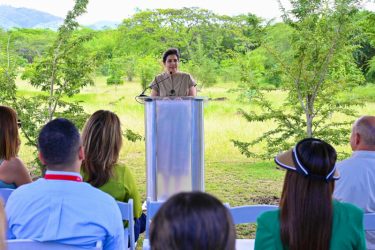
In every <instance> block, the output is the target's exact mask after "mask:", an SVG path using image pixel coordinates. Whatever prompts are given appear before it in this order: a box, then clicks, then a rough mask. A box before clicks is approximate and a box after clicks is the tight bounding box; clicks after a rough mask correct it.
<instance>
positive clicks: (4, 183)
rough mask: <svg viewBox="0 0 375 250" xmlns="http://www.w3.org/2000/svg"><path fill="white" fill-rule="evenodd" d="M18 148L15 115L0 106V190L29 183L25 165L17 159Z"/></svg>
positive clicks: (11, 110) (9, 109)
mask: <svg viewBox="0 0 375 250" xmlns="http://www.w3.org/2000/svg"><path fill="white" fill-rule="evenodd" d="M19 147H20V138H19V135H18V125H17V114H16V112H15V111H14V110H13V109H11V108H9V107H6V106H0V188H13V189H14V188H16V187H19V186H21V185H22V184H25V183H29V182H31V178H30V174H29V173H28V171H27V169H26V167H25V165H24V164H23V163H22V161H21V160H20V159H19V158H18V157H17V154H18V150H19Z"/></svg>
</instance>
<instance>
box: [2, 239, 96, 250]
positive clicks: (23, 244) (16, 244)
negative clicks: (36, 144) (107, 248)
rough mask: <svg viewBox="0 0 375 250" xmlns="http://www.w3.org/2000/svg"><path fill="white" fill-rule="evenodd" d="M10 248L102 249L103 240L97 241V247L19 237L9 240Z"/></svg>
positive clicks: (13, 249) (20, 249)
mask: <svg viewBox="0 0 375 250" xmlns="http://www.w3.org/2000/svg"><path fill="white" fill-rule="evenodd" d="M7 245H8V248H7V249H8V250H82V249H86V250H102V249H103V243H102V242H101V241H98V242H96V245H95V247H92V248H87V247H79V246H72V245H66V244H61V243H55V242H39V241H33V240H24V239H17V240H7Z"/></svg>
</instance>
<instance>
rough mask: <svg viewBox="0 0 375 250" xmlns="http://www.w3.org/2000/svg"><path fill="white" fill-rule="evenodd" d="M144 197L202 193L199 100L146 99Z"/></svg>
mask: <svg viewBox="0 0 375 250" xmlns="http://www.w3.org/2000/svg"><path fill="white" fill-rule="evenodd" d="M143 99H144V101H145V139H146V179H147V197H150V198H151V200H152V201H164V200H166V199H168V198H169V197H170V196H171V195H173V194H175V193H178V192H181V191H204V130H203V105H204V101H205V98H202V97H168V98H165V97H164V98H161V97H146V98H143Z"/></svg>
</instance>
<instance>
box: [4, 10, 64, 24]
mask: <svg viewBox="0 0 375 250" xmlns="http://www.w3.org/2000/svg"><path fill="white" fill-rule="evenodd" d="M63 21H64V19H63V18H61V17H57V16H53V15H51V14H48V13H46V12H42V11H38V10H33V9H28V8H16V7H12V6H8V5H0V27H1V28H3V29H10V28H49V29H53V30H56V29H57V28H58V27H59V26H60V25H61V24H62V23H63Z"/></svg>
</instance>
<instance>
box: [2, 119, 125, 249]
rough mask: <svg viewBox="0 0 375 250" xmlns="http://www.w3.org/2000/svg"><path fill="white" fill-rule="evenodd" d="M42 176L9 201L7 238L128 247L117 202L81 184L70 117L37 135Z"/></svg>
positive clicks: (75, 134) (79, 158) (76, 141)
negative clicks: (44, 169)
mask: <svg viewBox="0 0 375 250" xmlns="http://www.w3.org/2000/svg"><path fill="white" fill-rule="evenodd" d="M38 147H39V159H40V160H41V162H42V163H43V164H45V165H46V166H47V172H46V174H45V177H44V178H41V179H38V180H37V181H35V182H34V183H30V184H27V185H23V186H21V187H20V188H18V189H16V190H15V191H14V192H13V193H12V195H11V196H10V198H9V200H8V202H7V204H6V215H7V219H8V239H32V240H36V241H42V242H43V241H53V242H57V243H62V244H68V245H75V246H84V247H93V246H94V245H95V243H96V242H97V241H99V240H101V241H102V242H103V249H108V250H109V249H111V250H112V249H125V247H124V234H123V225H122V220H121V214H120V210H119V208H118V206H117V203H116V201H115V200H114V199H113V198H112V197H111V196H109V195H108V194H106V193H104V192H102V191H100V190H99V189H96V188H94V187H92V186H91V185H90V184H88V183H85V182H82V177H81V175H80V168H81V162H82V160H83V159H84V153H83V152H84V151H83V148H82V144H81V139H80V135H79V132H78V130H77V128H76V127H75V126H74V124H73V123H71V122H70V121H68V120H66V119H55V120H53V121H51V122H49V123H47V124H46V125H45V126H44V127H43V129H42V130H41V132H40V134H39V138H38Z"/></svg>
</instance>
